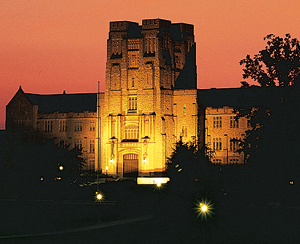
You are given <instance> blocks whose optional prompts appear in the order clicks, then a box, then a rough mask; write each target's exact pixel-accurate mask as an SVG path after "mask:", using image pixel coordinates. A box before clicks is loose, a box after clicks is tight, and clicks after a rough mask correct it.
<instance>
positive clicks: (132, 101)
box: [128, 96, 137, 112]
mask: <svg viewBox="0 0 300 244" xmlns="http://www.w3.org/2000/svg"><path fill="white" fill-rule="evenodd" d="M128 110H129V112H136V111H137V96H130V97H129V106H128Z"/></svg>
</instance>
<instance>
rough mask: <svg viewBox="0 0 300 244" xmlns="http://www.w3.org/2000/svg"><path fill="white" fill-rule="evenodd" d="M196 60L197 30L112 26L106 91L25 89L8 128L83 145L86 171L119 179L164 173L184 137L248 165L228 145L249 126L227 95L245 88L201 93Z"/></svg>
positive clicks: (158, 22)
mask: <svg viewBox="0 0 300 244" xmlns="http://www.w3.org/2000/svg"><path fill="white" fill-rule="evenodd" d="M195 57H196V44H195V42H194V27H193V25H189V24H184V23H179V24H173V23H171V22H170V21H168V20H162V19H149V20H143V21H142V25H139V24H138V23H134V22H128V21H117V22H111V23H110V31H109V38H108V40H107V63H106V88H105V92H104V93H99V94H96V93H94V94H65V93H64V94H57V95H38V94H29V93H24V92H23V90H22V89H21V88H20V89H19V91H18V92H17V93H16V95H15V96H14V97H13V99H12V100H11V101H10V103H9V104H8V105H7V111H6V128H7V130H14V128H16V127H18V126H23V128H26V130H29V131H31V132H32V133H33V134H35V135H36V136H38V137H45V138H52V139H54V142H55V143H60V142H62V143H64V144H66V145H70V148H73V147H75V146H76V147H79V148H80V149H82V150H83V156H84V158H85V159H86V161H87V162H88V166H87V169H89V170H97V169H100V170H102V171H104V172H107V173H108V174H113V175H119V176H121V177H122V176H123V177H126V176H138V175H139V176H147V175H158V174H159V173H161V172H163V171H164V170H165V163H166V160H167V158H168V157H170V155H171V154H172V151H173V148H174V145H175V143H176V142H177V141H178V140H180V138H182V140H183V142H190V143H196V144H198V146H199V147H202V146H204V145H205V144H206V145H208V146H209V147H211V148H212V149H215V157H214V158H211V160H212V162H220V163H224V164H227V163H242V162H243V155H238V154H237V153H235V152H234V149H235V148H236V145H233V144H232V143H231V142H230V139H231V138H238V139H239V138H241V137H242V136H243V134H244V131H245V130H246V129H247V123H246V122H247V121H244V120H243V119H241V121H239V124H238V125H237V122H236V121H235V120H234V119H233V116H234V114H233V110H232V108H231V107H232V106H234V102H231V101H227V100H226V99H227V97H232V94H229V96H228V95H226V93H227V92H228V91H229V90H230V92H232V91H233V93H234V94H235V96H239V94H241V93H243V90H241V89H238V90H232V89H224V90H220V91H219V90H216V89H211V90H199V89H197V77H196V58H195ZM215 91H217V92H220V94H225V95H226V98H224V100H222V99H221V101H220V97H221V96H220V94H219V95H215V94H214V92H215ZM237 94H238V95H237Z"/></svg>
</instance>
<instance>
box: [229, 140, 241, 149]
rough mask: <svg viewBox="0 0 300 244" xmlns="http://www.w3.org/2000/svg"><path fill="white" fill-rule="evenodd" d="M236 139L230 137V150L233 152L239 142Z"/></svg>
mask: <svg viewBox="0 0 300 244" xmlns="http://www.w3.org/2000/svg"><path fill="white" fill-rule="evenodd" d="M236 140H237V138H230V151H233V152H235V151H236V150H237V149H238V146H239V142H238V141H236Z"/></svg>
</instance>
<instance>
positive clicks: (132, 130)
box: [125, 125, 139, 140]
mask: <svg viewBox="0 0 300 244" xmlns="http://www.w3.org/2000/svg"><path fill="white" fill-rule="evenodd" d="M138 138H139V127H138V126H137V125H127V126H125V140H138Z"/></svg>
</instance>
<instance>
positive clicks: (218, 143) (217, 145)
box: [213, 138, 222, 151]
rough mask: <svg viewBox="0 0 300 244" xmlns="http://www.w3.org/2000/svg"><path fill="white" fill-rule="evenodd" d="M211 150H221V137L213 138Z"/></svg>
mask: <svg viewBox="0 0 300 244" xmlns="http://www.w3.org/2000/svg"><path fill="white" fill-rule="evenodd" d="M213 150H214V151H220V150H222V138H213Z"/></svg>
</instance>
